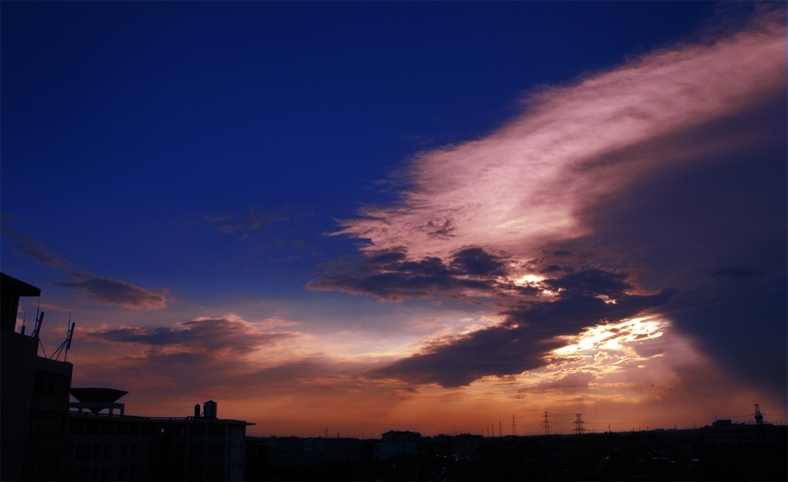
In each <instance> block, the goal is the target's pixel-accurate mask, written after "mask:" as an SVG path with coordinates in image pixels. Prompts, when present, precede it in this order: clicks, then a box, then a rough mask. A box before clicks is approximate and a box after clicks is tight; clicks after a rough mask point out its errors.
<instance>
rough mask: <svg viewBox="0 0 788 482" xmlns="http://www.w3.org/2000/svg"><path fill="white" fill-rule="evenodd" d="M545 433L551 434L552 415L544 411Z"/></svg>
mask: <svg viewBox="0 0 788 482" xmlns="http://www.w3.org/2000/svg"><path fill="white" fill-rule="evenodd" d="M544 434H545V435H550V416H549V415H548V414H547V412H545V413H544Z"/></svg>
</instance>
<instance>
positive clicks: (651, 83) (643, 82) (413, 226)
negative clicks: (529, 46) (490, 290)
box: [340, 16, 786, 259]
mask: <svg viewBox="0 0 788 482" xmlns="http://www.w3.org/2000/svg"><path fill="white" fill-rule="evenodd" d="M785 57H786V46H785V27H784V25H783V23H782V19H780V18H773V17H768V16H767V17H764V18H760V19H758V20H757V21H755V22H754V23H753V24H751V25H750V28H749V29H747V30H744V31H742V32H739V33H737V34H734V35H731V36H729V37H725V38H720V39H717V40H716V41H714V42H710V43H702V44H694V45H683V46H680V47H678V48H674V49H666V50H662V51H657V52H655V53H652V54H650V55H647V56H645V57H642V58H640V59H637V60H634V61H631V62H629V63H627V64H625V65H623V66H621V67H619V68H616V69H614V70H611V71H607V72H602V73H598V74H595V75H592V76H588V77H585V78H582V79H580V80H579V81H577V82H575V83H574V84H572V85H568V86H564V87H558V88H550V89H545V90H543V91H541V92H538V93H536V94H533V95H532V96H531V97H530V98H529V99H528V102H527V108H526V110H525V111H524V113H523V114H522V115H520V116H519V117H518V118H517V119H515V120H513V121H512V122H510V123H509V124H508V125H507V126H505V127H503V128H501V129H500V130H498V131H497V132H494V133H492V134H491V135H490V136H488V137H486V138H484V139H480V140H476V141H472V142H466V143H463V144H459V145H455V146H448V147H445V148H442V149H437V150H432V151H427V152H424V153H422V154H420V155H418V156H417V157H416V158H415V159H414V160H413V161H412V166H411V169H410V176H411V178H412V179H411V180H412V183H413V188H412V189H410V190H409V191H407V192H405V193H403V195H402V201H401V202H400V203H399V204H398V205H396V206H393V207H383V208H367V209H364V210H363V212H362V217H361V218H358V219H353V220H348V221H345V222H344V223H343V228H342V230H341V231H340V233H341V234H345V235H350V236H353V237H356V238H362V239H368V240H369V241H370V242H371V244H370V246H369V247H368V248H367V249H368V250H370V251H373V250H386V249H394V248H398V247H403V248H405V250H406V251H407V253H408V256H409V257H410V258H412V259H420V258H422V257H425V256H437V257H440V258H447V257H448V256H449V254H450V253H451V252H452V251H456V250H458V249H460V248H462V247H465V246H482V247H485V248H493V249H499V250H501V251H503V252H506V253H509V254H512V255H519V256H521V257H531V256H534V254H535V253H537V252H538V249H539V248H540V247H541V246H543V245H544V244H545V243H547V242H557V241H560V240H566V239H572V238H576V237H579V236H582V235H585V234H589V232H590V231H591V229H592V228H591V226H589V225H588V223H587V222H585V221H584V219H583V216H582V213H583V212H584V211H586V210H588V208H589V206H590V205H593V204H596V203H598V202H600V201H602V200H604V199H606V198H608V197H610V196H611V195H613V194H615V193H616V192H618V191H620V190H621V189H623V188H624V187H626V186H627V185H629V184H631V183H632V182H633V181H634V180H636V179H638V178H639V177H642V176H643V175H644V174H645V173H647V172H649V171H651V170H653V169H659V168H661V167H665V166H668V165H671V164H675V163H677V162H679V161H686V160H687V157H688V155H690V154H692V152H688V151H687V150H684V151H666V150H662V151H660V152H658V153H657V152H653V151H649V148H645V149H640V151H639V152H629V153H627V152H626V151H627V150H628V149H633V148H636V147H643V146H646V145H647V144H648V143H650V142H652V141H655V140H658V139H664V138H666V137H669V136H672V135H675V134H677V133H681V132H685V131H687V130H688V129H693V128H697V127H699V126H702V125H705V124H708V123H710V122H713V121H716V120H719V119H723V118H725V117H727V116H731V115H735V114H737V113H741V112H743V111H746V110H747V109H750V108H752V107H753V106H755V105H758V104H759V103H763V102H768V100H769V99H773V98H776V96H779V95H782V93H783V92H784V90H785V82H786V78H785ZM716 141H717V142H716V143H715V145H711V144H706V145H703V146H700V148H701V149H705V150H709V149H719V150H730V149H733V148H735V147H740V146H741V145H742V144H751V143H753V142H755V141H756V140H755V139H752V138H750V137H746V136H745V137H742V138H736V137H735V136H733V137H728V138H726V139H717V140H716ZM697 148H698V147H695V149H697ZM691 149H692V147H691V146H690V150H691ZM622 153H623V155H622Z"/></svg>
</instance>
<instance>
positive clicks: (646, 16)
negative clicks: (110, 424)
mask: <svg viewBox="0 0 788 482" xmlns="http://www.w3.org/2000/svg"><path fill="white" fill-rule="evenodd" d="M0 18H1V21H2V25H0V27H1V30H0V32H1V35H2V39H1V43H0V62H1V65H0V95H1V97H0V103H1V109H0V116H1V118H0V120H1V124H0V129H1V130H0V134H1V135H2V138H1V141H2V142H1V144H0V155H1V157H0V160H1V161H2V164H1V165H0V169H1V170H0V181H1V182H2V186H1V188H2V190H1V191H0V194H1V195H2V198H1V201H2V202H1V203H0V210H2V239H1V240H0V249H1V254H2V258H1V261H2V263H1V266H0V267H1V268H2V271H3V272H4V273H6V274H8V275H10V276H13V277H15V278H18V279H21V280H23V281H25V282H28V283H30V284H33V285H35V286H37V287H39V288H41V290H42V295H41V297H40V299H38V298H23V300H22V302H21V303H20V312H19V315H18V318H19V320H18V324H21V323H22V321H23V320H26V322H27V323H29V324H32V321H31V320H32V319H33V317H34V316H35V312H36V309H37V308H38V307H39V303H40V309H41V310H43V311H45V312H46V318H45V321H44V328H43V339H42V341H43V345H44V350H45V351H46V353H47V354H48V355H50V354H51V353H52V352H53V351H54V348H56V347H57V345H59V344H60V342H61V341H62V340H63V339H64V338H65V329H66V323H67V320H68V318H69V315H70V316H71V319H72V320H73V321H75V322H76V326H77V329H76V332H75V337H74V342H73V346H72V349H71V351H70V352H69V354H68V359H69V361H70V362H72V363H73V364H74V377H73V386H104V387H112V388H118V389H123V390H128V391H129V394H128V395H126V396H125V397H124V398H123V399H122V400H120V401H121V402H124V403H126V413H127V414H134V415H154V416H186V415H189V414H191V411H192V407H193V406H194V404H195V403H201V402H204V401H206V400H209V399H213V400H215V401H217V403H218V411H219V416H220V417H222V418H235V419H243V420H247V421H249V422H252V423H255V424H256V425H255V426H253V427H250V428H249V430H248V433H250V434H252V435H266V436H267V435H279V436H286V435H300V436H317V435H322V434H323V433H324V429H326V428H328V430H329V432H330V433H331V434H332V435H333V434H335V433H339V434H341V435H344V436H351V437H362V436H363V437H370V436H374V437H379V436H380V434H381V433H382V432H385V431H387V430H390V429H397V430H413V431H419V432H421V433H422V434H424V435H434V434H439V433H445V434H456V433H464V432H470V433H482V432H485V431H486V430H488V429H489V428H490V426H492V425H494V426H495V429H496V434H497V428H498V423H499V422H500V423H501V426H502V429H503V430H502V431H503V434H510V433H511V432H512V427H511V420H512V416H514V417H515V418H516V423H517V425H516V430H517V434H518V435H526V434H536V433H541V431H542V418H541V417H542V416H543V415H544V412H549V413H550V418H551V420H552V426H553V430H554V432H555V433H559V432H562V433H567V432H569V431H570V430H571V429H572V424H571V422H572V421H573V420H575V414H576V413H582V414H583V415H582V417H583V419H584V420H585V421H586V422H588V424H587V425H586V427H587V428H588V429H590V430H593V431H605V430H607V429H608V426H610V427H611V428H612V430H614V431H624V430H631V429H632V428H635V429H637V428H638V427H640V428H642V429H645V428H646V427H649V428H673V427H674V426H676V427H679V428H690V427H692V426H703V425H705V424H709V423H710V422H712V421H714V419H715V418H716V417H719V418H732V419H734V420H736V421H748V422H749V421H752V420H753V418H752V413H753V412H754V406H753V404H755V403H759V404H760V407H761V410H762V411H763V412H765V414H766V419H767V421H770V422H778V421H782V422H783V423H784V422H785V421H786V403H787V400H788V386H787V384H788V382H787V381H786V380H788V369H787V368H786V367H788V328H787V326H788V323H786V317H787V315H786V314H787V313H788V306H787V298H788V295H787V293H788V282H787V275H788V222H787V221H786V220H787V219H788V188H787V186H788V167H786V166H787V165H788V163H787V162H786V159H788V148H787V147H786V146H788V134H786V132H788V119H787V114H786V112H788V109H787V108H786V107H787V105H788V102H787V101H786V5H785V3H779V2H778V3H767V4H750V3H738V2H731V3H727V2H723V3H719V4H718V3H711V2H676V3H674V2H653V3H652V2H622V3H617V2H601V3H595V2H502V3H498V2H486V3H475V2H461V3H453V2H432V3H420V2H347V3H345V2H342V3H334V2H320V3H309V2H175V3H169V2H73V3H71V2H57V3H48V2H7V1H4V2H2V4H0ZM61 359H62V358H61ZM485 434H486V433H485Z"/></svg>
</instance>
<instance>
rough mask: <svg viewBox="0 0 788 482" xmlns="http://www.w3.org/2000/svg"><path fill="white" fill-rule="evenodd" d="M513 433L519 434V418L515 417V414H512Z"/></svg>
mask: <svg viewBox="0 0 788 482" xmlns="http://www.w3.org/2000/svg"><path fill="white" fill-rule="evenodd" d="M512 435H513V436H515V437H516V436H517V420H515V419H514V415H512Z"/></svg>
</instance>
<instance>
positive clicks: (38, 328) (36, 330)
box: [30, 308, 46, 338]
mask: <svg viewBox="0 0 788 482" xmlns="http://www.w3.org/2000/svg"><path fill="white" fill-rule="evenodd" d="M45 314H46V312H45V311H42V312H41V314H39V313H38V308H36V323H35V325H34V326H33V333H32V334H31V335H30V336H32V337H33V338H38V334H39V333H40V332H41V323H43V322H44V315H45Z"/></svg>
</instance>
